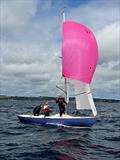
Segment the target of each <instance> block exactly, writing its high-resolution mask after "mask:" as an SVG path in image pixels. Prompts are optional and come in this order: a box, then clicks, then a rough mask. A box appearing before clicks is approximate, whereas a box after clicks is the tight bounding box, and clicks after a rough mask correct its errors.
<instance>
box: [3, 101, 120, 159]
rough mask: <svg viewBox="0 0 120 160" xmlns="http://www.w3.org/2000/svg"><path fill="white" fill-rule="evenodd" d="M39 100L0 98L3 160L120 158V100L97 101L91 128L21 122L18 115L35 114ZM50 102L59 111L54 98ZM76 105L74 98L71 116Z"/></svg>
mask: <svg viewBox="0 0 120 160" xmlns="http://www.w3.org/2000/svg"><path fill="white" fill-rule="evenodd" d="M39 103H43V101H42V102H38V101H31V100H0V160H120V102H112V101H111V102H96V108H97V111H98V116H97V123H96V125H94V126H93V127H91V128H75V127H65V126H55V125H40V124H27V123H26V124H25V123H21V122H19V120H18V118H17V116H16V115H17V114H32V110H33V106H35V105H38V104H39ZM49 104H50V106H51V110H52V113H53V114H54V113H56V112H58V110H57V106H56V104H55V102H54V100H52V101H49ZM74 106H75V102H74V101H72V103H70V104H69V107H68V112H69V114H71V115H74V114H76V112H74V109H75V107H74ZM77 114H78V113H77Z"/></svg>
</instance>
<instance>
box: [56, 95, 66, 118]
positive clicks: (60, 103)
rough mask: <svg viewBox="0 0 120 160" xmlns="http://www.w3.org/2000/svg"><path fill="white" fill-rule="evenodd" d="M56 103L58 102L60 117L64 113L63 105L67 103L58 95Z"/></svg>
mask: <svg viewBox="0 0 120 160" xmlns="http://www.w3.org/2000/svg"><path fill="white" fill-rule="evenodd" d="M56 103H58V106H59V111H60V117H62V114H63V113H64V114H65V105H66V104H67V103H66V102H65V100H64V98H63V97H61V96H59V97H58V99H57V100H56Z"/></svg>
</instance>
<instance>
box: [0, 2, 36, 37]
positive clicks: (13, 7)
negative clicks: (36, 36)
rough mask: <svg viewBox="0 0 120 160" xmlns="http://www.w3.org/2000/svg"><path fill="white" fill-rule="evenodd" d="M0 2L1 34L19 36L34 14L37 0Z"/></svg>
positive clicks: (25, 29)
mask: <svg viewBox="0 0 120 160" xmlns="http://www.w3.org/2000/svg"><path fill="white" fill-rule="evenodd" d="M0 3H1V8H0V9H1V11H0V15H1V16H0V18H1V30H2V36H4V37H6V38H7V37H8V36H19V35H20V34H21V33H25V31H27V28H28V26H29V25H30V22H31V20H32V18H33V17H34V16H35V14H36V11H37V1H36V0H29V1H27V0H20V1H16V0H10V1H8V0H1V1H0ZM2 38H3V37H2Z"/></svg>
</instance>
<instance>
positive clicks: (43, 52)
mask: <svg viewBox="0 0 120 160" xmlns="http://www.w3.org/2000/svg"><path fill="white" fill-rule="evenodd" d="M72 3H74V4H75V3H76V2H74V1H64V0H63V1H54V0H53V1H52V0H46V1H43V0H39V1H37V0H29V1H28V0H20V1H15V0H11V1H7V0H4V1H1V19H2V21H1V22H2V23H1V31H2V34H1V35H2V36H1V56H0V72H1V77H0V85H1V94H9V95H27V96H29V95H31V96H32V95H34V96H35V95H48V96H57V95H59V94H62V92H61V91H59V90H58V89H56V84H57V85H60V86H62V84H63V80H62V79H61V59H60V58H59V56H60V55H61V40H62V37H61V27H62V26H61V22H62V17H61V14H60V10H61V8H62V7H63V6H64V4H65V5H67V9H66V12H67V14H66V19H67V20H74V21H78V22H80V23H83V24H85V25H86V26H87V27H88V28H90V29H91V30H92V31H93V32H94V34H95V36H96V38H97V41H98V45H99V63H98V66H97V70H96V72H95V75H94V79H93V82H92V88H93V93H94V96H98V97H101V95H103V96H106V95H110V96H111V97H112V96H113V95H114V94H115V95H116V97H118V96H119V86H120V82H119V74H120V73H119V69H120V60H119V52H120V48H119V40H120V36H119V33H120V28H119V26H120V24H119V15H118V13H119V5H118V3H119V1H117V0H116V1H115V2H113V1H112V0H110V1H109V3H108V2H107V1H104V0H102V1H86V2H82V3H78V4H76V5H72ZM72 95H73V94H72Z"/></svg>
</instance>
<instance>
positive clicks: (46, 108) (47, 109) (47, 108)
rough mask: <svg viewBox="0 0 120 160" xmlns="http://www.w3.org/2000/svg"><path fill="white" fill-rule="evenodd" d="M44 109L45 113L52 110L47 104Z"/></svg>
mask: <svg viewBox="0 0 120 160" xmlns="http://www.w3.org/2000/svg"><path fill="white" fill-rule="evenodd" d="M43 111H44V113H46V112H50V109H49V106H48V105H45V106H44V109H43Z"/></svg>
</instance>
